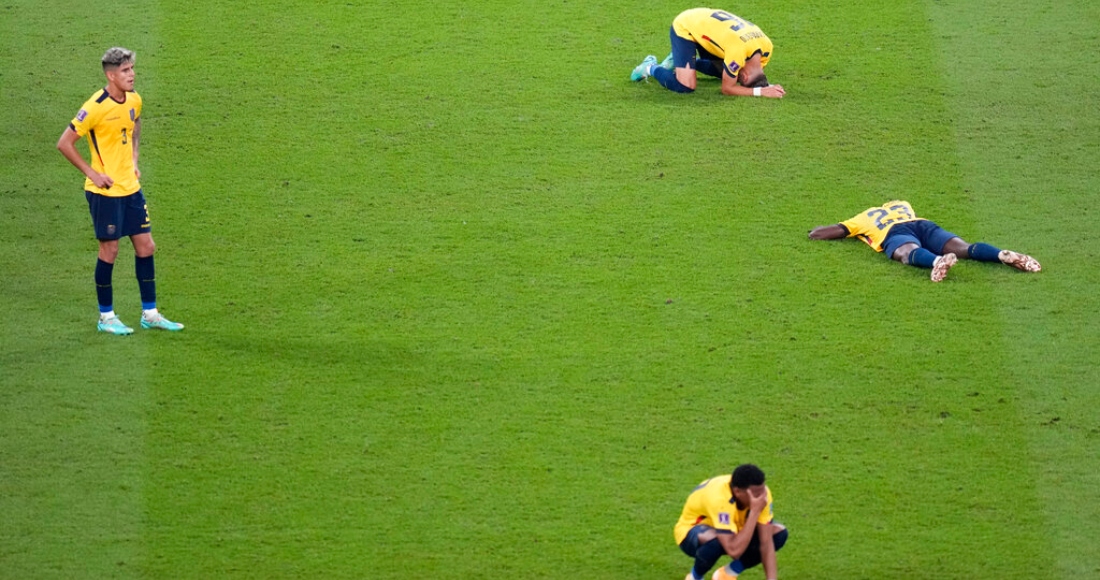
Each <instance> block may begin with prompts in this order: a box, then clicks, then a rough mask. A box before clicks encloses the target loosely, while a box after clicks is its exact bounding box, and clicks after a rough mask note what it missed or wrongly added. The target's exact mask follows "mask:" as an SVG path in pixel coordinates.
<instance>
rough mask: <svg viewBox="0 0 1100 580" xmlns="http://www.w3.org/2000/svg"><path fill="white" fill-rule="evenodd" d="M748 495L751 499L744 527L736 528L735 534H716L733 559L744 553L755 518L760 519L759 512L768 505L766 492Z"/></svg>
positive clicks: (750, 537) (727, 553) (752, 530)
mask: <svg viewBox="0 0 1100 580" xmlns="http://www.w3.org/2000/svg"><path fill="white" fill-rule="evenodd" d="M749 497H750V498H751V501H750V502H749V514H748V516H746V518H745V527H743V528H741V529H740V530H738V531H737V533H736V534H732V535H731V534H718V541H719V542H721V543H722V549H724V550H725V551H726V555H727V556H729V557H730V558H733V559H737V558H740V557H741V554H743V553H745V548H748V547H749V542H750V541H752V536H753V534H755V533H756V520H758V519H760V512H762V511H764V508H765V507H767V506H768V494H767V493H764V494H761V495H752V493H751V492H750V493H749Z"/></svg>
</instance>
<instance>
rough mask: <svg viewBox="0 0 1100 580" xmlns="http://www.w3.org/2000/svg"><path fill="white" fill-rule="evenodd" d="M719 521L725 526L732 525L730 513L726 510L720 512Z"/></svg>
mask: <svg viewBox="0 0 1100 580" xmlns="http://www.w3.org/2000/svg"><path fill="white" fill-rule="evenodd" d="M718 523H720V524H722V525H723V526H728V525H730V515H729V514H728V513H726V512H718Z"/></svg>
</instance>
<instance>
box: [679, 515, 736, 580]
mask: <svg viewBox="0 0 1100 580" xmlns="http://www.w3.org/2000/svg"><path fill="white" fill-rule="evenodd" d="M680 549H681V550H683V552H684V553H685V554H687V555H688V556H690V557H692V558H694V559H695V563H694V565H692V568H691V572H688V575H687V576H686V577H685V579H684V580H702V579H703V578H704V577H705V576H706V574H707V572H709V571H710V569H711V568H713V567H714V564H715V563H717V562H718V559H719V558H721V557H722V555H723V554H725V553H726V551H725V548H723V547H722V543H721V542H719V541H718V534H717V532H716V531H715V529H714V528H712V527H710V526H708V525H705V524H700V525H697V526H695V527H693V528H691V530H690V531H689V532H688V535H687V537H685V538H684V541H683V542H680Z"/></svg>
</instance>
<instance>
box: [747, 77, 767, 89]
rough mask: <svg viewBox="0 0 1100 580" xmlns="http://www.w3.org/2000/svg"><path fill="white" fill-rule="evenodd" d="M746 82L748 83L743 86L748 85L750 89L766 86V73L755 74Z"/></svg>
mask: <svg viewBox="0 0 1100 580" xmlns="http://www.w3.org/2000/svg"><path fill="white" fill-rule="evenodd" d="M748 83H749V84H747V85H745V86H747V87H749V88H750V89H755V88H756V87H760V88H764V87H766V86H768V75H766V74H764V73H760V74H759V75H757V76H756V78H753V79H749V80H748Z"/></svg>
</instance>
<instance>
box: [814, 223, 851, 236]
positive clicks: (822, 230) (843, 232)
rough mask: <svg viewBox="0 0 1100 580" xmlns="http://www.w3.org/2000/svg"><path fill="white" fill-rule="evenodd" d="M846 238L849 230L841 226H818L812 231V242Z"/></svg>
mask: <svg viewBox="0 0 1100 580" xmlns="http://www.w3.org/2000/svg"><path fill="white" fill-rule="evenodd" d="M846 237H848V228H846V227H844V226H842V225H840V224H833V225H829V226H817V227H816V228H814V229H812V230H810V239H811V240H839V239H843V238H846Z"/></svg>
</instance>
